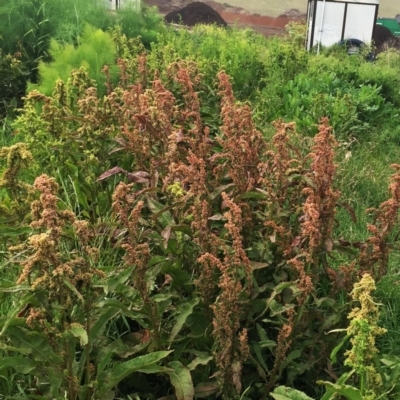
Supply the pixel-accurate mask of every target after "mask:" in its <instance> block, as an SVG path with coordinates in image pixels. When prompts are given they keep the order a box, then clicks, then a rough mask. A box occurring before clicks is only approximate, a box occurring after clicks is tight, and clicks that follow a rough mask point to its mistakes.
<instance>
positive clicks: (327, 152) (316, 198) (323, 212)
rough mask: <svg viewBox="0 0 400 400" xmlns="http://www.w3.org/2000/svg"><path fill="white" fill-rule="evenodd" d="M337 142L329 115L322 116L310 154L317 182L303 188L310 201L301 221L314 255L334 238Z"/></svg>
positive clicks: (307, 199)
mask: <svg viewBox="0 0 400 400" xmlns="http://www.w3.org/2000/svg"><path fill="white" fill-rule="evenodd" d="M336 146H337V143H336V140H335V138H334V136H333V134H332V128H331V127H330V126H329V125H328V119H327V118H322V119H321V123H320V125H319V127H318V133H317V135H316V136H315V138H314V145H313V147H312V149H311V152H310V154H309V157H310V158H311V172H310V174H309V178H310V179H311V180H312V182H313V185H312V186H310V187H307V188H305V189H304V190H303V194H304V195H306V196H307V197H306V201H305V204H304V207H303V211H304V215H303V218H302V219H303V222H302V224H301V228H302V231H301V236H302V237H304V238H308V249H307V250H306V252H307V253H308V254H309V255H310V257H311V258H313V257H314V255H315V253H316V252H317V250H318V248H320V247H321V246H324V245H325V244H326V242H327V241H328V240H331V236H332V229H333V226H334V219H335V214H336V203H337V200H338V198H339V196H340V192H339V191H337V190H335V189H334V188H333V179H334V175H335V171H336V168H337V166H336V165H335V163H334V148H335V147H336Z"/></svg>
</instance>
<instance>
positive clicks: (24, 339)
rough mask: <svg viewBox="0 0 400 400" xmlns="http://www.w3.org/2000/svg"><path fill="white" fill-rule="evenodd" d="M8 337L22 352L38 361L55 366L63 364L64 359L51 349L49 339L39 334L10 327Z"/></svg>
mask: <svg viewBox="0 0 400 400" xmlns="http://www.w3.org/2000/svg"><path fill="white" fill-rule="evenodd" d="M7 337H8V338H9V339H10V341H11V342H12V343H13V344H14V346H15V347H18V348H22V350H21V352H24V353H25V354H26V353H29V354H31V355H32V356H33V358H34V359H35V360H36V361H42V362H43V361H44V362H50V363H54V364H59V363H61V362H62V358H61V357H60V356H59V355H58V354H55V353H54V351H53V349H52V348H51V347H50V345H49V343H48V341H47V337H45V336H44V335H43V334H41V333H39V332H32V331H29V330H27V329H24V328H21V327H18V326H10V327H9V328H8V330H7Z"/></svg>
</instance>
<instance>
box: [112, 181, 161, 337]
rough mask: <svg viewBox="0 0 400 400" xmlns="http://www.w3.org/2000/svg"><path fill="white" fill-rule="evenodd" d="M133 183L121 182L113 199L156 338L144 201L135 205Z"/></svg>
mask: <svg viewBox="0 0 400 400" xmlns="http://www.w3.org/2000/svg"><path fill="white" fill-rule="evenodd" d="M131 188H132V185H126V184H125V183H123V182H121V183H120V184H119V185H118V186H117V188H116V189H115V191H114V193H113V196H112V199H113V209H114V212H115V213H116V215H117V217H118V219H119V221H120V223H121V225H122V226H123V227H124V228H125V229H127V230H128V234H127V235H126V237H125V239H124V241H123V242H122V244H121V248H122V249H124V250H125V255H124V257H123V260H124V265H125V266H126V267H131V266H135V271H134V277H133V280H132V283H133V286H134V287H135V289H136V290H137V291H138V292H139V293H140V295H141V297H142V301H143V304H144V305H145V306H147V307H148V312H149V313H150V318H151V321H152V324H153V329H154V335H155V339H156V340H158V335H159V324H160V322H159V317H158V314H157V306H156V305H155V304H154V302H152V300H151V298H150V294H149V291H148V285H147V281H146V277H145V274H146V271H147V268H148V263H149V260H150V247H149V245H148V243H140V241H141V238H140V231H139V229H138V227H139V218H140V216H141V211H142V209H143V206H144V203H143V201H138V202H137V203H136V204H135V205H134V196H132V195H131V194H130V191H131Z"/></svg>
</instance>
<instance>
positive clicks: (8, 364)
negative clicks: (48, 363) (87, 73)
mask: <svg viewBox="0 0 400 400" xmlns="http://www.w3.org/2000/svg"><path fill="white" fill-rule="evenodd" d="M3 368H13V369H15V371H17V372H18V373H20V374H29V372H31V371H32V370H34V369H35V368H36V363H35V361H33V360H32V359H30V358H28V357H6V358H1V363H0V370H2V369H3Z"/></svg>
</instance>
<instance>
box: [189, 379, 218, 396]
mask: <svg viewBox="0 0 400 400" xmlns="http://www.w3.org/2000/svg"><path fill="white" fill-rule="evenodd" d="M218 390H219V384H218V383H216V382H201V383H199V384H198V385H197V386H196V387H195V388H194V395H195V396H196V399H206V398H208V397H209V396H212V395H213V394H215V393H217V392H218Z"/></svg>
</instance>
